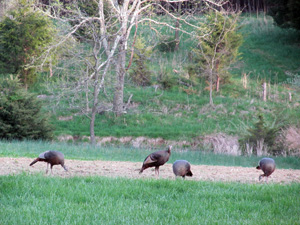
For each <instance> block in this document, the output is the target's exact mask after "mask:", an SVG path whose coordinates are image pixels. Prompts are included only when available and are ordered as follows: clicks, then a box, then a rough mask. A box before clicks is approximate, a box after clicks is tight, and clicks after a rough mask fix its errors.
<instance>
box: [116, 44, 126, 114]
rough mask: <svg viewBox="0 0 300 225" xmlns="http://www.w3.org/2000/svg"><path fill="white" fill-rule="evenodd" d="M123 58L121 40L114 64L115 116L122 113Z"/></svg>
mask: <svg viewBox="0 0 300 225" xmlns="http://www.w3.org/2000/svg"><path fill="white" fill-rule="evenodd" d="M125 60H126V51H125V45H124V42H123V41H122V42H121V43H120V46H119V56H118V60H117V65H116V73H117V74H116V86H115V94H114V101H113V111H114V113H115V114H116V116H120V115H122V114H123V111H124V110H123V105H124V103H123V98H124V96H123V95H124V78H125Z"/></svg>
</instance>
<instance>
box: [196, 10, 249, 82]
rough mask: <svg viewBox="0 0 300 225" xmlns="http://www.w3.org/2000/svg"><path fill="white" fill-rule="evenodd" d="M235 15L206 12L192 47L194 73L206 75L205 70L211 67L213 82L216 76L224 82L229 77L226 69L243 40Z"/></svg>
mask: <svg viewBox="0 0 300 225" xmlns="http://www.w3.org/2000/svg"><path fill="white" fill-rule="evenodd" d="M237 16H238V14H236V15H232V16H229V15H227V14H225V13H222V12H216V11H210V12H208V13H207V14H206V16H205V20H204V22H202V23H201V26H200V27H201V28H200V29H199V31H198V35H199V39H198V44H197V47H196V48H194V49H193V56H192V58H193V61H194V62H195V63H196V64H195V65H194V66H193V70H194V71H195V72H196V73H200V74H204V75H206V76H208V75H207V74H206V72H207V70H208V68H211V69H212V70H213V71H212V72H213V75H214V76H213V77H214V79H213V81H214V82H215V81H216V78H217V77H220V78H222V79H221V80H223V82H226V80H227V79H228V77H229V73H228V70H227V69H228V67H229V66H230V65H231V64H232V63H233V62H234V61H235V60H236V58H237V56H238V55H239V52H238V49H239V47H240V46H241V44H242V41H243V37H242V35H241V34H240V33H238V27H237V26H238V24H237V20H236V17H237ZM208 33H209V35H205V34H208Z"/></svg>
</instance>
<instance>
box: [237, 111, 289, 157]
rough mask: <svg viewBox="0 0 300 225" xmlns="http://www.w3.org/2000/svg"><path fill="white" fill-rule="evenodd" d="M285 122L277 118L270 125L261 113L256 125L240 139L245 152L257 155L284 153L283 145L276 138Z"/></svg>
mask: <svg viewBox="0 0 300 225" xmlns="http://www.w3.org/2000/svg"><path fill="white" fill-rule="evenodd" d="M281 119H282V118H281ZM283 120H284V119H283ZM285 123H286V122H285V121H280V120H275V122H274V123H273V124H271V125H268V124H267V123H266V122H265V120H264V117H263V115H261V114H259V115H258V121H257V122H256V123H255V124H254V127H253V128H248V134H247V135H245V136H244V137H243V138H242V139H241V140H240V145H241V147H242V152H243V154H248V155H251V154H254V155H257V156H261V155H267V154H270V155H281V154H283V152H284V150H283V149H281V147H282V146H278V145H277V143H276V139H277V136H279V134H280V130H281V129H282V128H284V126H285V125H284V124H285Z"/></svg>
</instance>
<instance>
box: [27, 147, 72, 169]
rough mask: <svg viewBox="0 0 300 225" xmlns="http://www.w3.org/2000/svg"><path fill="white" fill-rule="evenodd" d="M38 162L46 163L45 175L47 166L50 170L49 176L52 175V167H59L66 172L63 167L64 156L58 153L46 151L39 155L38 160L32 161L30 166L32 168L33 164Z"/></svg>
mask: <svg viewBox="0 0 300 225" xmlns="http://www.w3.org/2000/svg"><path fill="white" fill-rule="evenodd" d="M39 161H42V162H46V163H47V169H46V173H48V167H49V164H50V168H51V174H52V167H53V166H54V165H61V166H62V167H63V168H64V169H65V170H66V171H68V170H67V168H66V167H65V157H64V154H63V153H61V152H59V151H46V152H43V153H41V154H40V155H39V157H38V158H36V159H35V160H33V162H32V163H30V166H32V165H33V164H35V163H37V162H39Z"/></svg>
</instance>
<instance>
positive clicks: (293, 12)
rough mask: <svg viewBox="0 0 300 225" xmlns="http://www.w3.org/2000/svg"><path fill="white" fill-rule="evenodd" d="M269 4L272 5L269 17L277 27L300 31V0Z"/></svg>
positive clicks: (285, 0) (281, 0) (282, 0)
mask: <svg viewBox="0 0 300 225" xmlns="http://www.w3.org/2000/svg"><path fill="white" fill-rule="evenodd" d="M268 2H269V3H270V9H269V15H271V16H272V17H273V19H274V21H275V22H276V23H277V25H279V26H281V27H284V28H295V29H297V30H300V14H299V11H300V2H299V0H275V1H273V0H272V1H270V0H269V1H268Z"/></svg>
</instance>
